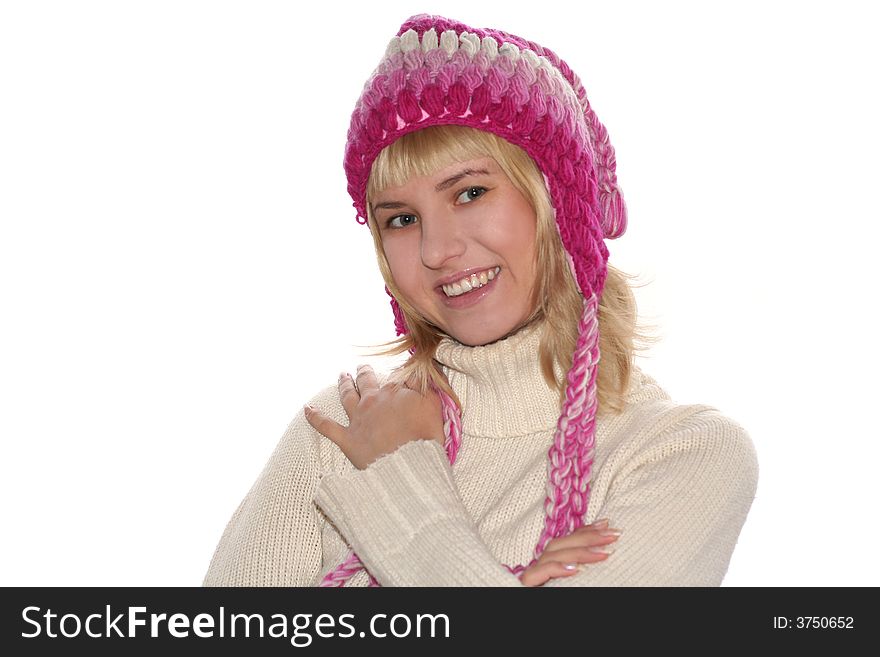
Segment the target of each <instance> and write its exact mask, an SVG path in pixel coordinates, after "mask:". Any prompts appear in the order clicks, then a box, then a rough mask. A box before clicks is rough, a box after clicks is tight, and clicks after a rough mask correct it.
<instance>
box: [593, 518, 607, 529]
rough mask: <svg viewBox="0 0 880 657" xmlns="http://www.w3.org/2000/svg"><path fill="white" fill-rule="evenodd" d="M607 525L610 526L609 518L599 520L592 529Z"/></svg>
mask: <svg viewBox="0 0 880 657" xmlns="http://www.w3.org/2000/svg"><path fill="white" fill-rule="evenodd" d="M607 524H608V518H602V519H601V520H597V521H596V522H594V523H593V524H591V525H590V527H604V526H605V525H607Z"/></svg>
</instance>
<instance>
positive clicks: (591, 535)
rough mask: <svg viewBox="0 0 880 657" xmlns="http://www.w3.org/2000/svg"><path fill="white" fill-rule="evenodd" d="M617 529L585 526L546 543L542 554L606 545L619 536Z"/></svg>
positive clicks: (603, 526) (619, 532) (602, 526)
mask: <svg viewBox="0 0 880 657" xmlns="http://www.w3.org/2000/svg"><path fill="white" fill-rule="evenodd" d="M621 533H622V532H621V531H620V530H619V529H614V528H611V527H607V526H605V525H600V526H595V525H585V526H584V527H580V528H578V529H576V530H575V531H573V532H572V533H571V534H569V535H568V536H560V537H559V538H554V539H553V540H551V541H550V542H548V543H547V547H546V548H545V549H544V552H545V553H547V552H554V551H556V550H561V549H566V548H573V547H590V546H601V545H608V544H609V543H613V542H614V541H616V540H617V539H618V538H619V537H620V535H621Z"/></svg>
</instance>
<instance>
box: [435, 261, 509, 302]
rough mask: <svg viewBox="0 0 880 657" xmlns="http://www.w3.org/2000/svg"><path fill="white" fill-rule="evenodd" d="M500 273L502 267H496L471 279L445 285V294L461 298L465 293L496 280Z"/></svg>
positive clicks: (471, 276) (472, 276) (472, 275)
mask: <svg viewBox="0 0 880 657" xmlns="http://www.w3.org/2000/svg"><path fill="white" fill-rule="evenodd" d="M500 271H501V267H495V268H494V269H488V270H486V271H481V272H480V273H479V274H471V275H470V276H469V277H467V278H463V279H461V280H460V281H457V282H455V283H452V284H451V285H444V286H443V292H444V293H445V294H446V296H448V297H457V296H460V295H462V294H464V293H465V292H470V291H471V290H473V289H474V288H478V287H483V286H484V285H485V284H486V283H488V282H489V281H491V280H492V279H494V278H495V276H497V275H498V272H500Z"/></svg>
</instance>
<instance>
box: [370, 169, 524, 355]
mask: <svg viewBox="0 0 880 657" xmlns="http://www.w3.org/2000/svg"><path fill="white" fill-rule="evenodd" d="M373 214H374V217H375V218H376V222H377V224H378V226H379V234H380V237H381V239H382V245H383V248H384V250H385V256H386V258H387V260H388V264H389V266H390V267H391V274H392V277H393V278H394V282H395V284H396V285H397V288H398V290H400V293H401V294H402V295H403V297H404V298H405V299H406V301H408V302H409V303H410V304H411V305H412V306H414V307H415V308H416V309H417V310H418V311H419V312H421V313H422V315H423V316H424V317H425V318H426V319H427V320H428V321H429V322H431V323H432V324H434V325H435V326H437V327H438V328H440V329H441V330H442V331H444V332H445V333H446V334H447V335H450V336H452V337H453V338H455V339H456V340H458V341H459V342H461V343H462V344H466V345H471V346H476V345H483V344H488V343H490V342H494V341H496V340H499V339H501V338H504V337H506V336H507V335H509V334H511V333H514V332H515V331H516V330H517V329H519V328H520V327H521V326H522V325H523V324H524V323H525V320H526V319H527V318H528V316H529V315H530V314H531V312H532V305H531V294H532V286H533V285H535V279H536V272H535V266H534V257H535V231H536V219H535V211H534V210H533V209H532V207H531V205H530V204H529V202H528V200H527V199H526V197H525V196H523V195H522V194H521V193H520V192H519V191H518V190H517V189H516V187H514V186H513V184H512V183H511V182H510V180H509V179H508V178H507V176H506V175H505V173H504V172H503V171H502V170H501V168H500V167H499V166H498V164H497V163H496V162H495V160H494V159H492V158H489V157H485V158H478V159H474V160H468V161H466V162H457V163H455V164H452V165H450V166H448V167H446V168H444V169H440V170H439V171H437V172H435V173H433V174H432V175H429V176H422V177H414V178H411V179H410V180H409V181H408V182H407V183H406V184H405V185H403V186H402V187H392V188H388V189H385V190H384V191H382V192H380V193H379V194H377V195H376V198H375V199H373ZM456 286H457V288H458V289H456ZM469 287H470V288H471V289H470V290H469V291H468V288H469Z"/></svg>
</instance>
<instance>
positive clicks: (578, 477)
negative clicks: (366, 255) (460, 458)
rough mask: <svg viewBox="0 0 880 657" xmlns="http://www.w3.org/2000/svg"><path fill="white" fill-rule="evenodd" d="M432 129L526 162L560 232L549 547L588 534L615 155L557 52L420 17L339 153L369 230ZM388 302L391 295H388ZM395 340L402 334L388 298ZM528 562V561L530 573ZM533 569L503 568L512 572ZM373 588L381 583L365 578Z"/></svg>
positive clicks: (391, 52) (619, 213) (542, 542)
mask: <svg viewBox="0 0 880 657" xmlns="http://www.w3.org/2000/svg"><path fill="white" fill-rule="evenodd" d="M435 125H461V126H468V127H471V128H476V129H478V130H485V131H488V132H491V133H494V134H496V135H498V136H500V137H502V138H504V139H506V140H507V141H509V142H510V143H512V144H515V145H517V146H520V147H521V148H522V149H523V150H525V151H526V153H528V154H529V155H530V156H531V158H532V159H533V160H534V161H535V163H536V164H537V165H538V167H539V169H540V170H541V171H542V173H543V174H544V180H545V184H546V185H547V189H548V191H549V193H550V198H551V200H552V203H553V207H554V211H555V214H556V224H557V228H558V230H559V235H560V237H561V239H562V244H563V246H564V247H565V250H566V251H567V253H568V256H569V264H570V266H571V269H572V274H573V276H574V279H575V281H576V282H577V285H578V288H579V290H580V291H581V294H582V295H583V298H584V308H583V313H582V316H581V320H580V322H579V325H578V340H577V345H576V347H575V351H574V355H573V358H572V365H571V367H570V368H569V370H568V374H567V379H566V392H565V401H564V403H563V406H562V413H561V415H560V418H559V421H558V424H557V428H556V434H555V437H554V442H553V445H552V446H551V448H550V451H549V455H548V457H549V459H548V485H547V499H546V501H545V504H544V507H545V512H546V517H545V524H544V531H543V532H542V534H541V537H540V538H539V539H538V541H537V545H536V547H535V559H537V557H538V556H539V555H540V554H541V552H542V551H543V550H544V547H545V546H546V544H547V542H548V541H550V540H551V539H552V538H555V537H557V536H563V535H566V534H569V533H570V532H572V531H573V530H575V529H577V527H579V526H581V525H582V524H583V521H584V518H585V516H586V512H587V504H588V502H589V494H590V474H591V470H592V463H593V447H594V429H595V416H596V408H597V405H598V400H597V396H596V376H597V373H598V368H597V367H596V366H597V364H598V362H599V331H598V328H599V326H598V306H599V299H600V297H601V295H602V290H603V289H604V285H605V278H606V275H607V271H608V270H607V262H608V249H607V248H606V246H605V242H604V239H606V238H607V239H612V238H616V237H620V236H621V235H622V234H623V233H624V231H625V230H626V224H627V220H626V205H625V204H624V201H623V196H622V194H621V191H620V188H619V187H618V185H617V177H616V174H615V169H616V163H615V159H614V149H613V148H612V146H611V144H610V143H609V141H608V133H607V132H606V130H605V127H604V126H603V125H602V124H601V123H600V122H599V119H598V118H596V115H595V113H594V112H593V110H592V109H591V108H590V104H589V102H588V100H587V94H586V91H585V90H584V87H583V85H582V84H581V81H580V79H579V78H578V77H577V75H575V74H574V72H573V71H572V70H571V69H570V68H569V67H568V65H567V64H566V63H565V62H564V61H563V60H562V59H560V58H559V57H558V56H557V55H556V54H555V53H554V52H553V51H551V50H548V49H547V48H544V47H542V46H540V45H538V44H536V43H534V42H532V41H528V40H526V39H523V38H521V37H518V36H516V35H513V34H509V33H507V32H503V31H501V30H495V29H485V28H484V29H476V28H471V27H468V26H467V25H464V24H463V23H460V22H458V21H455V20H451V19H448V18H443V17H441V16H432V15H428V14H419V15H416V16H412V17H410V18H409V19H408V20H407V21H406V22H404V24H403V25H402V26H401V27H400V30H399V31H398V32H397V36H395V37H394V38H393V39H392V40H391V43H390V44H389V45H388V48H387V50H386V52H385V56H384V57H383V58H382V61H381V62H380V63H379V66H378V67H377V68H376V70H375V71H374V72H373V74H372V75H371V76H370V79H369V80H368V81H367V83H366V84H365V85H364V89H363V92H362V94H361V97H360V99H359V100H358V102H357V105H356V107H355V110H354V112H353V114H352V117H351V125H350V127H349V131H348V141H347V144H346V149H345V162H344V165H345V172H346V175H347V177H348V191H349V194H350V195H351V197H352V199H353V201H354V207H355V209H356V210H357V220H358V222H359V223H367V211H366V189H367V180H368V179H369V176H370V171H371V168H372V165H373V161H374V160H375V159H376V157H377V156H378V154H379V153H380V152H381V150H382V149H383V148H385V147H386V146H388V145H389V144H391V143H392V142H394V141H395V140H397V139H398V138H400V137H402V136H403V135H405V134H407V133H409V132H414V131H416V130H421V129H422V128H427V127H429V126H435ZM386 292H388V294H389V296H391V293H390V292H389V291H388V288H387V287H386ZM391 306H392V309H393V311H394V319H395V327H396V329H397V334H398V335H401V334H404V333H406V332H407V328H406V323H405V319H404V317H403V314H402V313H401V311H400V308H399V306H398V304H397V301H396V300H395V299H394V297H393V296H392V298H391ZM438 392H440V393H441V394H440V397H441V401H442V404H443V415H444V429H445V431H446V434H447V435H446V449H447V454H448V456H449V460H450V463H454V462H455V456H456V453H457V451H458V446H459V444H460V441H461V411H460V409H458V408H457V407H456V406H455V403H454V402H453V401H452V400H451V399H450V398H449V397H448V396H447V395H446V394H445V393H442V391H439V390H438ZM533 562H534V559H533V560H532V563H533ZM528 565H529V564H524V565H518V566H513V567H511V566H507V568H508V569H509V570H510V571H511V572H513V573H514V574H519V573H521V572H522V571H523V570H525V568H526V567H527V566H528ZM361 567H362V565H361V563H360V560H359V559H358V557H357V555H356V554H354V553H352V554H351V555H350V556H349V557H348V559H346V561H345V562H344V563H343V564H341V565H340V566H339V567H338V568H337V569H336V570H335V571H333V572H331V573H330V574H328V575H327V576H326V577H325V578H324V580H323V581H322V582H321V586H342V585H343V584H344V582H345V581H347V579H349V578H350V577H351V576H352V575H353V574H354V573H355V572H357V570H359V569H360V568H361ZM370 582H371V584H372V585H377V582H376V580H375V579H374V578H373V577H372V576H371V577H370Z"/></svg>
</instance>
